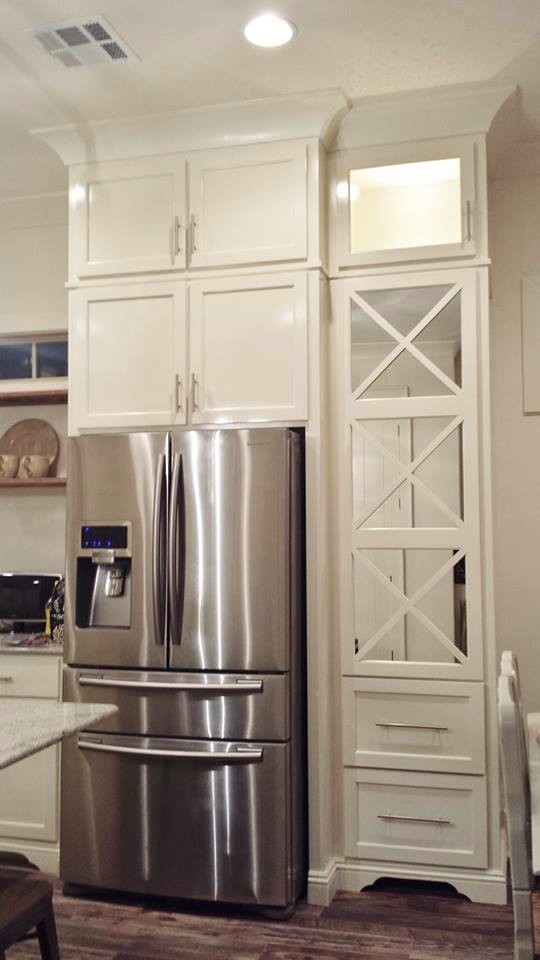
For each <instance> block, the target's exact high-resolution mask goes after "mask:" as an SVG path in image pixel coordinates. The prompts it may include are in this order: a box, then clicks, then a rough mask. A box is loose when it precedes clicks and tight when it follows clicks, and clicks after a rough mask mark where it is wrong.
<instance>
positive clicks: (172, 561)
mask: <svg viewBox="0 0 540 960" xmlns="http://www.w3.org/2000/svg"><path fill="white" fill-rule="evenodd" d="M182 466H183V464H182V455H181V454H179V453H175V454H174V457H173V468H172V480H171V499H170V504H169V544H168V558H167V563H168V572H167V583H168V591H169V609H170V613H171V643H174V644H179V643H180V630H181V617H180V598H179V591H180V590H181V591H182V593H183V590H184V583H183V580H184V577H185V558H184V553H185V543H184V542H182V545H181V554H182V567H181V574H182V584H181V585H180V584H179V574H180V570H179V564H178V526H179V523H178V512H179V507H180V499H181V491H182V489H183V477H182ZM182 500H183V494H182ZM182 506H183V503H182ZM183 533H184V536H183V538H182V539H183V540H185V529H184V531H183Z"/></svg>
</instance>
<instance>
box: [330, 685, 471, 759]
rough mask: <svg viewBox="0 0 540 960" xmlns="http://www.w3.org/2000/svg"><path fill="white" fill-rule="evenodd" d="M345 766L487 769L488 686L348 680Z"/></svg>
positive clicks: (346, 692)
mask: <svg viewBox="0 0 540 960" xmlns="http://www.w3.org/2000/svg"><path fill="white" fill-rule="evenodd" d="M343 705H344V710H343V750H344V763H345V764H346V765H352V766H360V767H385V768H388V767H392V768H394V769H399V770H433V771H440V772H445V771H448V772H452V773H484V772H485V755H484V687H483V684H481V683H465V682H463V683H453V682H451V681H433V682H428V681H425V680H381V679H376V678H373V679H369V680H368V679H362V678H355V677H345V678H344V679H343Z"/></svg>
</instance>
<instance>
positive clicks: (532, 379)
mask: <svg viewBox="0 0 540 960" xmlns="http://www.w3.org/2000/svg"><path fill="white" fill-rule="evenodd" d="M521 331H522V350H523V412H524V413H540V274H538V275H537V276H532V277H522V279H521Z"/></svg>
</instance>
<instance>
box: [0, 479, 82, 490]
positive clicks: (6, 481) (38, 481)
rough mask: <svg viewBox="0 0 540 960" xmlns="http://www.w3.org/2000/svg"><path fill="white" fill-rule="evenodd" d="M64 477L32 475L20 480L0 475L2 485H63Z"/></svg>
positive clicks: (64, 483)
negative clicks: (27, 478) (29, 477)
mask: <svg viewBox="0 0 540 960" xmlns="http://www.w3.org/2000/svg"><path fill="white" fill-rule="evenodd" d="M65 485H66V477H32V478H31V479H29V480H21V479H19V478H18V477H0V488H2V487H34V488H35V487H65Z"/></svg>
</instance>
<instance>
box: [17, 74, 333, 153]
mask: <svg viewBox="0 0 540 960" xmlns="http://www.w3.org/2000/svg"><path fill="white" fill-rule="evenodd" d="M348 109H349V101H348V100H347V98H346V96H345V94H344V92H343V91H342V90H339V89H337V90H321V91H313V92H309V93H298V94H295V95H293V96H290V95H287V96H281V97H268V98H265V99H260V100H243V101H239V102H237V103H222V104H215V105H212V106H207V107H196V108H192V109H189V110H181V111H179V112H177V113H159V114H150V115H147V116H137V117H117V118H115V119H112V120H101V121H97V122H90V123H81V124H69V125H66V126H59V127H40V128H35V129H34V130H31V131H30V132H31V133H32V134H33V135H34V136H36V137H38V138H39V139H40V140H43V142H44V143H46V144H48V146H50V147H51V148H52V149H53V150H54V151H55V152H56V153H57V154H58V155H59V157H60V158H61V159H62V160H63V162H64V163H65V164H66V165H70V164H74V163H91V162H94V161H95V160H122V159H127V158H131V157H142V156H153V155H156V154H166V153H176V152H182V151H186V150H203V149H208V148H212V147H224V146H229V147H230V146H233V145H240V144H244V143H257V142H268V141H270V140H292V139H294V140H298V139H302V138H307V137H317V138H318V139H320V140H322V141H323V143H328V142H329V141H330V140H331V139H332V137H333V136H334V134H335V130H336V126H337V124H338V123H339V121H340V120H341V118H342V116H343V115H344V114H345V113H346V112H347V110H348Z"/></svg>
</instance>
